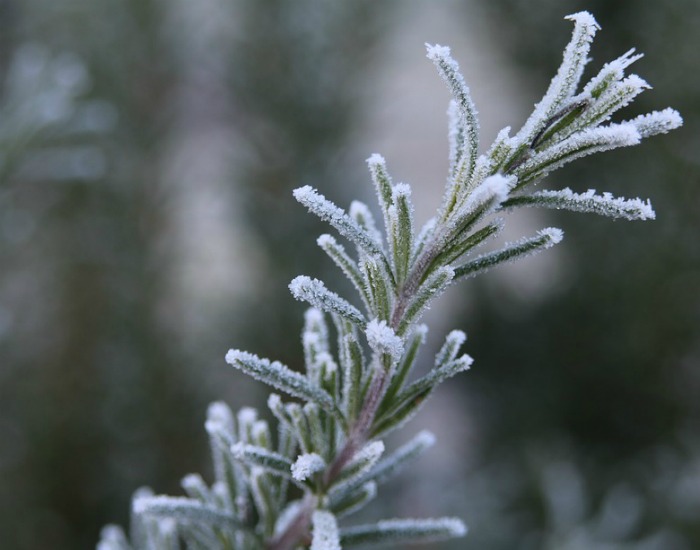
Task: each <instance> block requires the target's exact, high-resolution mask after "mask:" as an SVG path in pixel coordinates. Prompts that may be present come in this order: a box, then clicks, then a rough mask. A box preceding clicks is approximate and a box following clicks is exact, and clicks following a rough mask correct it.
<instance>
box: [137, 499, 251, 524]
mask: <svg viewBox="0 0 700 550" xmlns="http://www.w3.org/2000/svg"><path fill="white" fill-rule="evenodd" d="M132 507H133V508H132V509H133V511H134V514H136V515H137V516H140V515H146V516H154V517H158V518H171V519H173V520H177V521H184V522H191V523H204V524H208V525H217V526H229V527H236V528H239V527H240V525H239V523H238V521H237V520H236V519H235V518H234V517H233V516H232V515H231V514H229V513H227V512H224V511H223V510H220V509H218V508H214V507H213V506H210V505H206V504H203V503H201V502H197V501H195V500H192V499H189V498H185V497H168V496H151V497H141V498H135V499H134V501H133V505H132Z"/></svg>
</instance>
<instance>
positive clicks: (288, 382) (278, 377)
mask: <svg viewBox="0 0 700 550" xmlns="http://www.w3.org/2000/svg"><path fill="white" fill-rule="evenodd" d="M226 362H227V363H229V364H230V365H232V366H234V367H236V368H238V369H240V370H242V371H243V372H245V373H247V374H248V375H250V376H252V377H253V378H255V379H256V380H260V381H261V382H265V383H266V384H269V385H270V386H272V387H274V388H277V389H278V390H282V391H285V392H287V393H289V394H290V395H293V396H295V397H300V398H302V399H307V400H309V401H314V402H315V403H318V404H319V405H320V406H321V407H322V408H324V409H325V410H328V411H334V410H335V403H334V401H333V398H332V397H331V396H330V395H329V394H328V393H327V392H325V391H324V390H323V389H321V388H319V387H318V386H316V385H314V384H312V383H311V382H310V381H309V380H308V378H306V377H305V376H303V375H301V374H299V373H298V372H295V371H293V370H291V369H290V368H289V367H287V366H286V365H283V364H282V363H280V362H279V361H274V362H272V363H271V362H270V361H269V359H262V358H260V357H258V356H257V355H254V354H252V353H247V352H245V351H240V350H234V349H231V350H229V351H228V353H227V354H226Z"/></svg>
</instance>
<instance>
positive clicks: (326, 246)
mask: <svg viewBox="0 0 700 550" xmlns="http://www.w3.org/2000/svg"><path fill="white" fill-rule="evenodd" d="M316 242H317V244H318V246H320V247H321V249H322V250H323V251H324V252H325V253H326V254H328V256H329V257H330V258H331V260H333V262H334V263H335V265H337V266H338V267H339V268H340V269H341V271H342V272H343V273H344V274H345V276H346V277H347V278H348V279H349V280H350V282H352V284H353V285H354V286H355V288H356V289H357V291H358V292H359V294H360V297H361V298H362V300H363V301H364V303H365V306H366V307H367V308H368V309H369V296H368V295H367V290H366V288H365V284H364V280H363V279H362V274H361V273H360V270H359V268H358V267H357V263H355V261H354V260H353V259H352V258H350V256H349V255H348V254H347V252H345V248H344V247H343V246H342V245H341V244H340V243H338V242H337V241H336V240H335V239H334V238H333V237H331V236H330V235H328V234H324V235H321V236H320V237H319V238H318V239H317V240H316Z"/></svg>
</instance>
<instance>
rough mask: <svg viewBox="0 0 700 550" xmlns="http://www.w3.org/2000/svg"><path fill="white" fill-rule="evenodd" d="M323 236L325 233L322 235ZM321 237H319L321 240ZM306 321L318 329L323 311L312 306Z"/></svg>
mask: <svg viewBox="0 0 700 550" xmlns="http://www.w3.org/2000/svg"><path fill="white" fill-rule="evenodd" d="M323 236H324V235H321V237H323ZM325 236H326V237H330V238H331V239H332V238H333V237H331V236H330V235H325ZM321 237H319V240H320V239H321ZM304 323H305V324H306V326H307V327H309V328H311V329H317V328H318V327H319V326H321V325H323V313H322V312H321V311H319V310H318V309H316V308H315V307H310V308H309V309H307V310H306V311H305V312H304Z"/></svg>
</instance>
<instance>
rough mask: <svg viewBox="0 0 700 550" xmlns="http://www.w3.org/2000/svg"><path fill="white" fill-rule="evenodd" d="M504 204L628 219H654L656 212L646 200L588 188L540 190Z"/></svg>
mask: <svg viewBox="0 0 700 550" xmlns="http://www.w3.org/2000/svg"><path fill="white" fill-rule="evenodd" d="M506 206H507V207H512V206H542V207H545V208H557V209H559V208H563V209H566V210H572V211H575V212H589V213H593V214H600V215H602V216H608V217H611V218H624V219H627V220H653V219H655V218H656V213H655V212H654V209H653V208H652V207H651V204H650V203H649V201H648V200H646V201H643V200H641V199H625V198H616V197H613V196H612V195H611V194H610V193H603V194H602V195H597V194H596V192H595V190H593V189H589V190H588V191H586V192H585V193H574V192H573V191H572V190H571V189H569V188H566V189H562V190H561V191H539V192H537V193H533V194H532V195H527V196H523V197H514V198H513V199H511V200H509V201H508V203H507V204H506Z"/></svg>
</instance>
